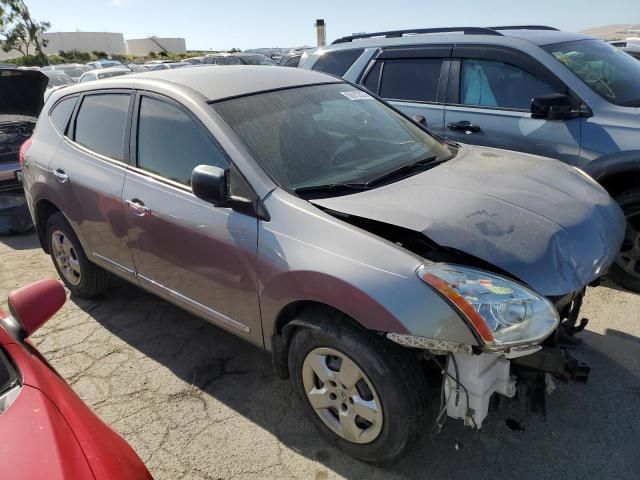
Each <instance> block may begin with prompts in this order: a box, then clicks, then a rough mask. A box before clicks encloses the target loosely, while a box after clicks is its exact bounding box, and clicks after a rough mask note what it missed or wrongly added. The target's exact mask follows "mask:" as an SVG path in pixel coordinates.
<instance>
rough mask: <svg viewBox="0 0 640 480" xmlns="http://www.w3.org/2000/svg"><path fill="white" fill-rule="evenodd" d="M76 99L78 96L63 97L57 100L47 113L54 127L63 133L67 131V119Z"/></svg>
mask: <svg viewBox="0 0 640 480" xmlns="http://www.w3.org/2000/svg"><path fill="white" fill-rule="evenodd" d="M77 100H78V97H71V98H65V99H64V100H61V101H60V102H58V103H57V104H56V105H55V106H54V107H53V108H52V109H51V112H50V113H49V117H50V118H51V123H53V125H54V126H55V127H56V129H57V130H58V131H59V132H60V133H62V134H63V135H66V133H67V126H68V125H69V119H70V118H71V114H72V113H73V109H74V107H75V106H76V101H77Z"/></svg>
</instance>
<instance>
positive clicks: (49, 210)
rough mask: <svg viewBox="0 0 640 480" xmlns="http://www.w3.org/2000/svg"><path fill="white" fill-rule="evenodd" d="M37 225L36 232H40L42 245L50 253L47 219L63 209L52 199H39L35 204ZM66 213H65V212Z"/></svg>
mask: <svg viewBox="0 0 640 480" xmlns="http://www.w3.org/2000/svg"><path fill="white" fill-rule="evenodd" d="M34 210H35V217H36V218H35V226H36V232H37V233H38V240H39V241H40V246H41V247H42V249H43V250H44V251H45V253H49V245H48V244H47V238H46V234H47V220H48V219H49V217H51V215H53V214H54V213H56V212H61V210H60V209H59V208H58V207H57V206H56V205H55V204H54V203H53V202H51V201H49V200H47V199H41V200H38V202H37V203H36V205H35V209H34ZM63 215H64V214H63Z"/></svg>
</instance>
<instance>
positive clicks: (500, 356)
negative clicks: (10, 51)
mask: <svg viewBox="0 0 640 480" xmlns="http://www.w3.org/2000/svg"><path fill="white" fill-rule="evenodd" d="M24 168H25V170H24V181H25V190H26V193H27V197H28V203H29V207H30V209H31V213H32V215H33V218H34V222H35V224H36V227H37V230H38V235H39V237H40V241H41V243H42V247H43V248H44V249H45V251H47V252H48V253H50V254H51V257H52V259H53V262H54V264H55V267H56V269H57V271H58V273H59V274H60V276H61V278H62V279H63V280H64V282H65V283H66V285H67V287H68V288H69V289H70V290H71V292H73V293H74V294H75V295H78V296H82V297H94V296H96V295H99V294H101V293H104V292H105V290H106V289H107V286H108V279H109V276H110V275H112V274H113V275H117V276H120V277H122V278H124V279H127V280H128V281H130V282H131V283H133V284H135V285H138V286H140V287H142V288H144V289H145V290H148V291H150V292H153V293H155V294H157V295H158V296H160V297H162V298H164V299H166V300H167V301H169V302H172V303H174V304H176V305H179V306H181V307H183V308H184V309H186V310H188V311H190V312H192V313H193V314H195V315H198V316H200V317H202V318H204V319H206V320H208V321H210V322H211V323H213V324H215V325H218V326H220V327H221V328H224V329H226V330H228V331H230V332H233V333H234V334H236V335H238V336H239V337H242V338H244V339H246V340H247V341H249V342H251V343H253V344H254V345H257V346H258V347H261V348H265V349H267V350H269V351H271V352H272V355H273V362H274V365H275V368H276V370H277V372H278V374H279V375H281V376H282V377H283V378H288V377H289V378H291V380H292V382H293V384H294V387H295V390H296V391H297V392H298V394H299V395H300V398H301V401H302V403H303V405H304V409H305V410H306V411H307V413H308V414H309V418H310V419H311V421H312V422H313V423H314V424H315V425H316V426H317V428H318V429H319V430H320V432H321V433H322V434H323V435H324V436H325V437H326V438H327V439H328V440H329V441H330V442H332V443H333V444H334V445H336V446H337V447H338V448H341V449H342V450H344V451H345V452H347V453H348V454H350V455H352V456H354V457H356V458H358V459H361V460H364V461H367V462H372V463H388V462H392V461H394V460H397V459H398V458H399V457H400V456H401V455H402V454H403V452H405V450H406V449H407V447H409V446H410V445H411V443H412V442H413V441H414V439H415V438H416V436H417V435H418V433H419V432H421V431H422V430H424V428H425V426H424V425H425V422H426V421H427V419H426V418H425V417H426V412H427V410H426V408H425V407H426V400H427V396H426V393H425V392H426V381H427V375H426V374H425V371H426V368H427V367H428V365H430V364H433V363H434V362H435V364H436V365H442V366H441V367H439V370H438V371H440V372H443V375H444V379H443V386H442V388H443V392H444V393H443V395H442V405H441V406H440V409H439V411H440V412H441V415H440V417H439V421H441V420H442V418H446V415H448V416H449V417H453V418H458V419H462V420H464V422H465V423H466V424H467V425H469V426H472V427H474V428H480V427H481V426H482V423H483V421H484V419H485V418H486V416H487V412H488V404H489V400H490V398H491V396H492V395H493V394H499V395H503V396H507V397H513V396H514V395H515V394H516V382H521V385H523V387H526V388H522V389H520V388H518V391H523V392H526V391H527V389H529V390H533V389H536V388H539V387H540V382H544V378H545V375H544V374H542V375H538V374H535V375H530V373H531V372H534V373H537V372H540V369H541V368H542V369H546V370H547V371H550V373H553V374H556V375H567V376H573V377H578V378H579V377H583V376H584V375H586V373H587V369H586V368H584V367H582V366H581V365H577V364H576V362H575V361H571V359H570V358H569V357H567V356H566V355H565V354H564V353H563V352H564V350H563V349H562V348H561V345H562V342H563V341H564V340H566V339H568V340H570V338H567V337H570V336H571V335H572V334H573V333H575V332H576V331H577V330H579V329H580V328H581V326H583V324H578V323H577V318H578V311H579V309H580V304H581V301H582V297H583V295H584V293H585V288H586V286H587V285H590V284H595V283H597V282H598V279H599V278H600V277H601V276H602V275H603V274H605V273H606V271H607V269H608V268H609V266H610V265H611V263H612V262H613V260H614V258H615V256H616V253H617V252H618V249H619V247H620V244H621V243H622V241H623V236H624V230H625V224H624V218H623V215H622V212H621V210H620V208H619V207H618V206H617V205H616V203H615V202H614V201H613V200H612V199H611V198H610V197H609V195H608V194H607V193H606V192H605V191H604V190H603V189H602V188H601V187H600V186H599V185H598V184H596V183H595V182H594V181H593V180H591V179H590V178H589V177H588V176H586V175H585V174H583V173H581V172H580V171H579V170H577V169H575V168H573V167H569V166H567V165H564V164H562V163H560V162H557V161H555V160H547V159H542V158H540V157H535V156H532V155H526V154H520V153H515V152H507V151H502V150H497V149H493V148H483V147H472V146H466V145H458V144H454V143H449V142H445V141H443V140H442V139H440V138H437V137H435V136H434V135H433V134H431V133H429V132H428V131H427V130H426V129H424V128H423V127H422V126H421V125H420V124H419V123H416V122H414V121H413V120H411V119H410V118H408V117H407V116H405V115H404V114H402V113H400V112H399V111H398V110H396V109H394V108H393V107H391V106H389V105H388V104H386V103H384V102H382V101H379V100H377V99H375V98H373V97H371V96H370V95H369V94H368V93H366V92H365V91H364V90H362V89H360V88H359V87H357V86H354V85H351V84H349V83H346V82H344V81H342V80H340V79H337V78H334V77H330V76H327V75H324V74H320V73H316V72H310V71H305V70H298V69H285V68H276V67H273V68H272V67H251V66H248V67H233V66H230V67H228V68H223V69H218V68H211V69H209V68H201V69H199V68H194V69H180V70H170V71H162V72H151V73H142V74H135V75H128V76H126V77H121V78H117V79H107V80H104V81H102V82H99V84H98V83H96V84H91V83H89V84H86V85H77V86H73V87H69V88H66V89H64V90H63V91H58V92H54V93H53V94H52V95H51V97H50V99H49V100H48V102H47V104H46V105H45V108H44V110H43V114H42V115H41V117H40V120H39V122H38V126H37V129H36V133H35V134H34V136H33V139H32V144H31V146H30V148H29V149H28V150H27V151H26V159H25V164H24ZM522 372H524V373H525V374H522ZM526 373H529V374H528V375H527V374H526ZM531 378H533V379H534V380H528V379H531ZM540 379H542V380H540Z"/></svg>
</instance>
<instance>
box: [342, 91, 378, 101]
mask: <svg viewBox="0 0 640 480" xmlns="http://www.w3.org/2000/svg"><path fill="white" fill-rule="evenodd" d="M340 93H341V94H342V95H344V96H345V97H347V98H348V99H349V100H373V97H372V96H371V95H369V94H367V93H365V92H361V91H360V90H351V91H349V92H340Z"/></svg>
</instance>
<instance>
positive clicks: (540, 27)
mask: <svg viewBox="0 0 640 480" xmlns="http://www.w3.org/2000/svg"><path fill="white" fill-rule="evenodd" d="M487 28H490V29H491V30H556V31H557V30H558V29H557V28H554V27H548V26H546V25H504V26H502V27H487Z"/></svg>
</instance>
